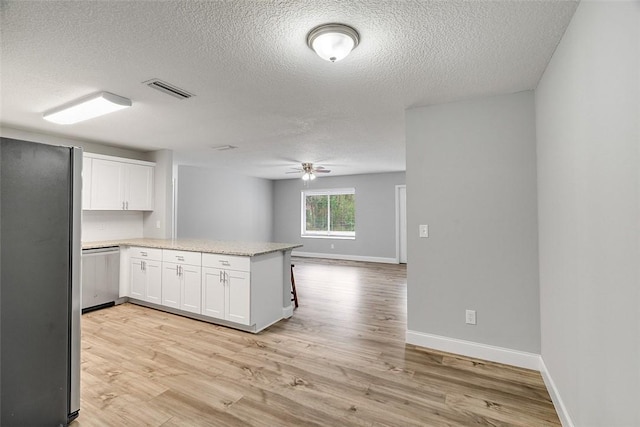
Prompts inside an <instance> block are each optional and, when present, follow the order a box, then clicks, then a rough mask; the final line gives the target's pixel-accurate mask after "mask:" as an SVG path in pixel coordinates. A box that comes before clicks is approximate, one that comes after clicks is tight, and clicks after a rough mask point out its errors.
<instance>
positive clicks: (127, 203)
mask: <svg viewBox="0 0 640 427" xmlns="http://www.w3.org/2000/svg"><path fill="white" fill-rule="evenodd" d="M125 204H126V205H127V210H129V202H125Z"/></svg>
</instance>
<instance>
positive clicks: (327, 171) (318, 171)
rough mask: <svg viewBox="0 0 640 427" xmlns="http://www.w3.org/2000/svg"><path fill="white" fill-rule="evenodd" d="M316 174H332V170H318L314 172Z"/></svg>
mask: <svg viewBox="0 0 640 427" xmlns="http://www.w3.org/2000/svg"><path fill="white" fill-rule="evenodd" d="M314 172H315V173H329V172H331V170H330V169H316V170H314Z"/></svg>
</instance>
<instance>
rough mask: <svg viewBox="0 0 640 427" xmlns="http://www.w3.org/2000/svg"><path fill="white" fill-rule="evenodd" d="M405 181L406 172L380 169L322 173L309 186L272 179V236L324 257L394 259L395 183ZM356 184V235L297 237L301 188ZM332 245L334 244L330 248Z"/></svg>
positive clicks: (328, 187) (299, 225)
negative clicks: (361, 172) (387, 171)
mask: <svg viewBox="0 0 640 427" xmlns="http://www.w3.org/2000/svg"><path fill="white" fill-rule="evenodd" d="M404 183H405V173H404V172H396V173H379V174H364V175H349V176H335V177H332V176H322V177H320V178H318V179H316V180H315V181H313V182H312V183H311V184H310V185H309V187H304V186H303V181H302V180H301V179H299V178H298V179H286V180H279V181H275V183H274V186H275V195H274V221H275V222H274V231H275V240H276V241H279V242H287V243H299V244H302V245H304V247H302V248H299V249H297V250H296V252H304V253H311V254H318V255H321V256H326V257H334V258H345V259H356V260H370V261H381V262H394V261H395V259H396V204H395V203H396V202H395V186H396V185H402V184H404ZM307 188H308V189H310V190H324V189H333V188H355V191H356V195H355V197H356V238H355V240H345V239H317V238H302V237H300V227H301V192H302V191H303V190H305V189H307ZM331 245H334V248H333V249H331Z"/></svg>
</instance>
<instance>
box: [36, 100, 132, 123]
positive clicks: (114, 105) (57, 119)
mask: <svg viewBox="0 0 640 427" xmlns="http://www.w3.org/2000/svg"><path fill="white" fill-rule="evenodd" d="M127 107H131V100H130V99H128V98H124V97H122V96H118V95H114V94H112V93H109V92H99V93H95V94H92V95H89V96H86V97H84V98H80V99H77V100H75V101H72V102H70V103H68V104H65V105H62V106H60V107H57V108H54V109H53V110H50V111H47V112H46V113H44V114H43V115H42V118H44V119H45V120H48V121H50V122H53V123H57V124H60V125H70V124H73V123H78V122H81V121H84V120H89V119H93V118H94V117H98V116H102V115H105V114H109V113H112V112H114V111H118V110H121V109H123V108H127Z"/></svg>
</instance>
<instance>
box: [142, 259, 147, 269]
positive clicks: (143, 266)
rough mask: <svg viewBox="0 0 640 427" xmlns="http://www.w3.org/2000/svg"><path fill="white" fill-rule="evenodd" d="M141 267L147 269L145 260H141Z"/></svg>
mask: <svg viewBox="0 0 640 427" xmlns="http://www.w3.org/2000/svg"><path fill="white" fill-rule="evenodd" d="M142 269H143V270H144V271H147V261H142Z"/></svg>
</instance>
